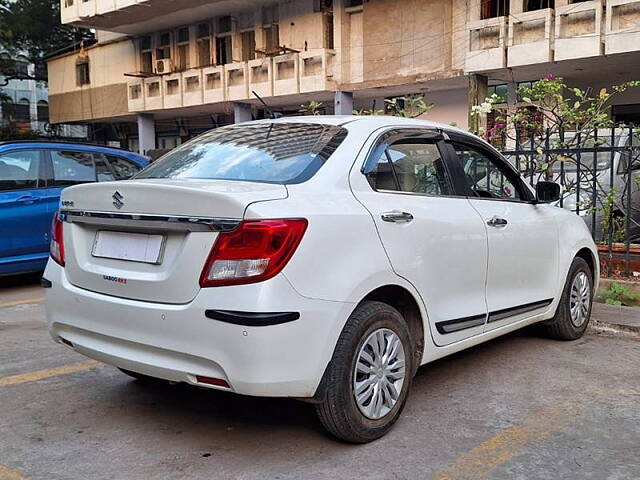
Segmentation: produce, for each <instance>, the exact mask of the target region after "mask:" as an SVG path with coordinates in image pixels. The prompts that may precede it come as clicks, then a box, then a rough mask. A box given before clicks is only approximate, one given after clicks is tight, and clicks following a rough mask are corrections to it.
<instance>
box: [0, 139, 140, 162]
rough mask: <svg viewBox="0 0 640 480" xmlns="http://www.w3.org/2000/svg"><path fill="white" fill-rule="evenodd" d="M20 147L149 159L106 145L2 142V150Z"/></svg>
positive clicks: (29, 141) (58, 142) (27, 141)
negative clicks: (80, 151) (88, 151)
mask: <svg viewBox="0 0 640 480" xmlns="http://www.w3.org/2000/svg"><path fill="white" fill-rule="evenodd" d="M12 146H20V147H36V148H55V147H67V148H76V149H77V148H79V149H81V150H90V151H94V152H101V153H113V154H120V155H123V156H126V157H127V158H131V159H136V160H144V161H148V160H149V159H148V158H147V157H145V156H144V155H140V154H138V153H135V152H131V151H129V150H125V149H123V148H118V147H108V146H105V145H97V144H93V143H79V142H64V141H59V140H9V141H4V142H0V150H6V149H7V147H12Z"/></svg>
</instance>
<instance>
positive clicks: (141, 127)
mask: <svg viewBox="0 0 640 480" xmlns="http://www.w3.org/2000/svg"><path fill="white" fill-rule="evenodd" d="M138 146H139V151H140V154H141V155H146V153H147V152H148V151H149V150H153V149H154V148H156V124H155V122H154V120H153V115H152V114H150V113H139V114H138Z"/></svg>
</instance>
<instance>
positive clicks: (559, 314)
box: [547, 257, 593, 340]
mask: <svg viewBox="0 0 640 480" xmlns="http://www.w3.org/2000/svg"><path fill="white" fill-rule="evenodd" d="M592 302H593V273H592V272H591V269H590V268H589V265H588V264H587V262H586V261H585V260H584V259H583V258H580V257H576V258H574V259H573V263H572V264H571V268H570V269H569V274H568V275H567V280H566V283H565V286H564V290H563V292H562V298H561V299H560V304H559V305H558V310H557V311H556V315H555V316H554V317H553V320H552V321H551V323H550V324H549V325H547V332H548V334H549V336H550V337H553V338H557V339H558V340H576V339H578V338H580V337H582V335H583V334H584V332H585V331H586V329H587V326H588V325H589V320H590V318H591V304H592Z"/></svg>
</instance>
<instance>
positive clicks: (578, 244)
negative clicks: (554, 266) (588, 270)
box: [545, 205, 600, 298]
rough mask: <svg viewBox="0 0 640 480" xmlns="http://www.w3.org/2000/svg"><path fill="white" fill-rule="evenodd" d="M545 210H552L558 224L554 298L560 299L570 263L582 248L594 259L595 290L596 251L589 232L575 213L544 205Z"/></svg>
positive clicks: (597, 279)
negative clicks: (557, 266) (557, 262)
mask: <svg viewBox="0 0 640 480" xmlns="http://www.w3.org/2000/svg"><path fill="white" fill-rule="evenodd" d="M545 208H549V209H552V211H553V212H554V216H555V221H556V223H557V224H558V252H559V255H558V261H559V268H558V275H559V278H558V285H557V291H558V294H557V296H556V298H560V297H561V296H562V289H563V288H564V284H565V281H566V279H567V275H568V273H569V268H570V267H571V263H572V262H573V259H574V258H575V256H576V254H577V253H578V252H579V251H580V250H581V249H583V248H587V249H588V250H589V251H590V252H591V254H592V255H593V258H594V259H595V261H594V266H595V272H594V279H595V281H594V289H595V290H597V288H598V284H599V281H600V261H599V258H598V249H597V248H596V245H595V243H594V241H593V238H592V236H591V232H590V231H589V228H588V227H587V225H586V224H585V222H584V220H583V219H582V218H581V217H580V216H578V215H576V214H575V213H573V212H569V211H567V210H565V209H563V208H560V207H553V206H551V205H546V206H545ZM595 290H594V291H595Z"/></svg>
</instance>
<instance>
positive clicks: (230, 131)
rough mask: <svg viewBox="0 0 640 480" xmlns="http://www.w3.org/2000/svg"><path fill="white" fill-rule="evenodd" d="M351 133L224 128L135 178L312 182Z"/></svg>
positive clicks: (316, 128) (328, 128)
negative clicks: (309, 180) (312, 178)
mask: <svg viewBox="0 0 640 480" xmlns="http://www.w3.org/2000/svg"><path fill="white" fill-rule="evenodd" d="M346 135H347V131H346V130H345V129H344V128H342V127H337V126H333V125H321V124H314V123H263V124H254V125H241V126H232V127H223V128H218V129H216V130H212V131H211V132H207V133H205V134H203V135H201V136H199V137H198V138H195V139H193V140H192V141H190V142H188V143H185V144H184V145H182V146H180V147H178V148H176V149H175V150H172V151H171V152H169V153H167V154H166V155H164V156H163V157H162V158H160V159H159V160H158V161H156V162H154V163H153V164H151V165H150V166H149V167H147V168H146V169H144V170H143V171H141V172H140V173H139V174H138V175H136V176H135V177H134V178H194V179H196V178H197V179H217V180H242V181H249V182H263V183H278V184H294V183H301V182H304V181H306V180H308V179H310V178H311V177H312V176H313V175H314V174H315V173H316V172H317V171H318V169H319V168H320V167H321V166H322V165H323V164H324V162H326V161H327V159H328V158H329V157H330V156H331V154H332V153H333V152H334V151H335V150H336V148H337V147H338V145H340V143H341V142H342V141H343V140H344V138H345V137H346Z"/></svg>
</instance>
